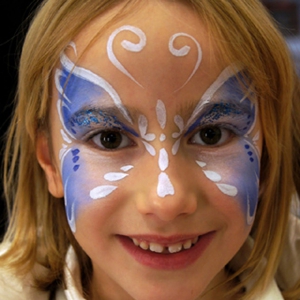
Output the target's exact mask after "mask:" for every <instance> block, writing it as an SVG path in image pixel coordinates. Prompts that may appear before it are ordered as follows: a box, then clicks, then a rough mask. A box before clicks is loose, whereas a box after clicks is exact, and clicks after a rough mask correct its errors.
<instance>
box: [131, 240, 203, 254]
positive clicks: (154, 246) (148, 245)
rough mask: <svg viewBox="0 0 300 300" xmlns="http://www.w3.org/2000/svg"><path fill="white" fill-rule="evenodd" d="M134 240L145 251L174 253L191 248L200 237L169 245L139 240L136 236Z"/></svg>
mask: <svg viewBox="0 0 300 300" xmlns="http://www.w3.org/2000/svg"><path fill="white" fill-rule="evenodd" d="M131 240H132V242H133V243H134V245H135V246H137V247H139V248H141V249H143V250H145V251H151V252H155V253H162V254H173V253H178V252H182V251H184V250H189V249H191V248H192V247H193V246H194V245H195V244H197V242H198V241H199V237H198V236H197V237H195V238H193V239H188V240H186V241H183V242H178V243H175V244H169V245H162V244H159V243H154V242H147V241H144V240H138V239H136V238H131Z"/></svg>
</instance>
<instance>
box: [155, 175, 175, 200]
mask: <svg viewBox="0 0 300 300" xmlns="http://www.w3.org/2000/svg"><path fill="white" fill-rule="evenodd" d="M174 194H175V191H174V187H173V185H172V183H171V181H170V178H169V177H168V175H167V174H166V173H160V174H159V176H158V185H157V195H158V196H159V197H161V198H164V197H165V196H167V195H174Z"/></svg>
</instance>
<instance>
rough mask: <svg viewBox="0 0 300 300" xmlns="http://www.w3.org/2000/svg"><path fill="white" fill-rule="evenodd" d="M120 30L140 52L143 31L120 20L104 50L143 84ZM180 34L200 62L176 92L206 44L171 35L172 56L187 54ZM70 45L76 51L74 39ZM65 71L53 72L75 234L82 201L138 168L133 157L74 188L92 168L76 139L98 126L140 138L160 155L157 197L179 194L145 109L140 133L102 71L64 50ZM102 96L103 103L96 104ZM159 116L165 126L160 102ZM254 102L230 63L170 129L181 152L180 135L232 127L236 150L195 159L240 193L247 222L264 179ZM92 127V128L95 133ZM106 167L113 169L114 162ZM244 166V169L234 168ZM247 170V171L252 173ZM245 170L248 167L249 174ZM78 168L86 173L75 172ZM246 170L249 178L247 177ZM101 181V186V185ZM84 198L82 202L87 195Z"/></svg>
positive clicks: (221, 184) (225, 189)
mask: <svg viewBox="0 0 300 300" xmlns="http://www.w3.org/2000/svg"><path fill="white" fill-rule="evenodd" d="M122 31H131V32H132V33H134V34H136V35H137V36H138V37H139V39H140V41H139V43H138V44H133V43H131V42H129V41H127V40H124V41H123V42H122V43H121V46H122V47H123V48H124V49H125V50H127V51H131V52H140V51H142V49H143V48H144V47H145V46H146V41H147V39H146V35H145V34H144V33H143V32H142V31H141V30H140V29H139V28H137V27H133V26H129V25H126V26H122V27H120V28H118V29H117V30H115V31H114V32H113V33H112V34H111V36H110V37H109V39H108V43H107V55H108V58H109V60H110V62H111V63H112V64H113V65H114V66H115V67H116V68H117V69H118V70H119V71H120V72H122V73H123V74H125V75H126V76H127V77H128V78H130V79H131V80H132V81H134V82H135V83H136V84H137V85H138V86H139V87H142V85H141V84H140V83H139V82H138V81H137V80H136V79H135V78H134V77H133V76H132V75H131V74H130V73H129V72H128V71H127V69H126V68H125V67H124V66H122V64H121V63H120V61H119V60H118V59H117V57H116V55H115V54H114V52H113V44H114V40H115V37H116V36H117V35H118V34H119V33H120V32H122ZM179 37H187V38H190V39H191V40H193V41H194V43H195V44H196V48H197V60H196V63H195V66H194V68H193V70H192V73H191V74H190V75H189V77H188V79H187V80H186V81H185V82H184V83H183V85H182V86H180V87H179V88H178V89H177V90H175V92H176V91H178V90H180V89H182V88H183V87H184V86H185V85H186V84H187V83H188V82H189V81H190V80H191V78H192V77H193V76H194V74H195V73H196V71H197V70H198V68H199V66H200V63H201V60H202V50H201V47H200V45H199V43H198V42H197V40H196V39H194V38H193V37H192V36H190V35H188V34H185V33H177V34H174V35H172V36H171V38H170V40H169V51H170V53H171V54H172V55H174V56H177V57H183V56H186V55H188V53H189V51H190V47H189V46H184V47H182V48H180V49H175V47H174V41H175V39H177V38H179ZM71 47H72V48H73V49H74V51H75V53H76V47H75V44H74V43H73V44H71ZM61 66H62V68H61V69H60V70H57V71H56V75H55V83H56V87H57V90H58V92H59V95H60V97H59V100H58V103H57V107H58V112H59V115H60V119H61V123H62V126H63V129H62V130H61V135H62V138H63V140H64V142H65V143H64V144H63V145H62V149H61V151H60V158H61V164H62V177H63V181H64V189H65V204H66V211H67V217H68V221H69V223H70V226H71V229H72V230H73V231H74V232H75V230H76V224H75V220H76V218H77V214H78V208H79V206H80V205H81V204H80V203H81V202H82V203H84V202H88V201H92V200H97V199H103V198H106V197H107V196H109V195H110V194H112V193H113V192H114V191H115V190H117V189H118V184H119V182H121V181H122V180H125V179H126V178H127V177H128V175H129V173H128V172H129V171H130V170H131V169H132V168H133V166H131V165H130V166H129V164H128V162H127V164H125V165H124V166H119V169H115V170H107V171H103V178H102V179H101V180H100V182H99V183H100V184H99V183H96V182H95V180H90V179H88V178H87V179H86V180H84V181H86V182H84V183H83V186H84V188H83V189H81V190H82V194H78V193H77V188H76V187H77V186H78V185H79V184H81V185H82V183H80V181H81V180H82V174H89V173H90V170H88V169H86V168H88V167H87V166H86V161H85V160H84V159H81V157H82V154H84V156H86V155H88V154H86V153H85V152H83V150H82V149H81V148H82V146H80V145H77V141H81V142H86V141H88V140H89V139H90V138H91V137H92V136H93V135H95V131H96V132H102V131H103V130H112V131H113V130H116V131H123V132H126V133H127V134H130V135H132V136H134V137H137V138H141V141H142V143H143V144H144V146H145V149H146V150H147V152H148V153H149V154H150V155H151V156H153V157H155V156H156V154H157V153H158V168H159V171H160V173H158V184H157V195H158V196H159V197H161V198H164V197H166V196H171V195H174V194H175V188H174V186H173V184H172V182H171V179H170V178H169V176H168V175H167V169H168V167H169V154H168V152H167V150H166V148H165V147H163V146H162V147H161V149H159V150H158V151H157V149H155V148H154V147H153V146H152V145H151V142H153V141H155V140H156V138H157V136H156V135H155V134H154V133H151V132H148V120H147V118H146V117H145V116H144V115H140V116H139V118H138V130H139V133H137V132H136V131H135V130H134V129H133V128H132V127H131V126H128V125H126V124H125V123H129V124H133V122H132V119H131V117H130V115H129V113H128V111H127V110H126V108H125V106H124V105H123V103H122V101H121V99H120V97H119V95H118V93H117V92H116V91H115V90H114V88H113V87H112V86H111V85H110V84H109V83H108V82H107V81H106V80H105V79H103V78H102V77H100V76H98V75H96V74H94V73H92V72H91V71H89V70H86V69H84V68H81V67H77V66H75V65H74V64H73V63H72V62H71V61H70V60H69V59H68V57H67V56H66V55H65V54H62V55H61ZM99 102H100V103H101V105H100V106H99ZM156 117H157V122H158V124H159V126H160V128H161V130H162V131H163V130H165V128H166V124H167V110H166V107H165V104H164V102H163V101H162V100H158V101H157V105H156ZM255 118H256V107H255V105H254V104H253V103H252V102H251V101H250V100H249V99H248V98H246V97H245V95H244V93H243V91H242V89H241V87H240V84H239V82H238V81H237V80H236V77H235V76H234V75H233V74H232V73H230V69H229V68H228V69H225V70H224V71H223V72H222V73H221V74H220V76H219V78H218V79H217V80H216V81H215V82H214V83H213V84H212V85H211V87H210V88H209V89H208V90H207V91H206V92H205V93H204V95H203V97H202V98H201V101H200V102H199V103H198V104H197V106H196V108H195V110H194V112H193V114H192V116H191V117H190V119H189V120H188V121H187V124H186V125H185V124H184V120H183V118H182V117H181V116H179V115H175V117H174V119H173V122H174V123H175V125H176V126H177V127H178V131H177V132H173V134H172V138H173V139H175V142H174V144H173V146H172V150H171V153H172V154H173V155H177V153H178V150H179V148H180V144H181V141H182V139H183V138H186V137H187V136H189V135H191V134H192V133H193V132H194V131H196V130H197V128H207V127H213V128H216V127H220V128H224V129H225V130H227V131H231V132H233V133H234V134H235V135H236V136H237V137H238V141H237V142H236V143H235V145H234V147H233V146H232V148H233V150H234V151H233V153H235V155H231V154H229V153H227V152H226V151H224V152H222V151H223V150H222V151H221V150H220V151H214V153H209V152H207V151H200V152H199V155H198V157H197V159H196V163H197V164H198V166H199V167H200V168H201V169H202V171H203V173H204V175H205V176H206V178H207V179H208V180H210V181H212V182H214V183H215V184H216V186H217V187H218V189H219V190H220V191H221V192H222V193H223V194H225V195H227V196H230V197H237V198H238V199H241V202H242V206H243V209H244V210H245V211H246V212H247V222H248V224H249V225H250V224H251V223H252V220H253V218H254V212H255V208H256V203H257V198H258V181H259V179H258V178H259V154H258V152H257V149H256V147H255V139H258V135H256V136H255V137H254V138H253V137H252V138H251V137H250V134H251V133H252V129H253V128H254V126H255ZM91 132H92V134H90V133H91ZM158 138H159V141H160V142H161V143H164V142H165V141H166V139H167V135H166V134H165V133H164V132H161V133H160V134H159V135H158ZM226 155H227V156H228V157H229V159H228V162H229V161H230V162H231V163H230V166H228V165H227V164H226V163H224V156H226ZM109 168H112V167H111V166H109ZM239 168H242V170H243V171H242V172H241V171H237V170H238V169H239ZM249 170H250V172H248V171H249ZM247 172H248V173H247ZM78 174H81V175H78ZM245 174H248V175H247V178H245ZM101 183H102V184H101ZM82 199H84V200H82Z"/></svg>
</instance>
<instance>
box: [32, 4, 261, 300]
mask: <svg viewBox="0 0 300 300" xmlns="http://www.w3.org/2000/svg"><path fill="white" fill-rule="evenodd" d="M157 4H158V5H150V4H145V5H143V6H141V7H140V8H139V10H138V13H136V14H132V15H127V16H126V17H125V18H123V19H122V20H121V21H118V22H117V23H114V24H113V25H112V27H110V28H109V29H107V30H106V31H105V32H104V34H103V35H101V37H100V38H98V39H97V40H96V42H95V43H94V44H93V45H92V46H91V47H90V48H89V49H88V50H87V51H85V52H84V53H83V51H84V49H85V47H86V46H87V44H88V43H89V41H90V39H91V37H93V36H94V35H95V34H96V33H97V31H98V30H99V28H101V26H102V25H104V24H105V18H106V17H105V16H104V17H101V18H98V19H96V20H95V21H94V22H92V23H91V24H90V25H89V26H87V27H86V28H85V29H84V30H83V31H82V32H81V33H80V34H79V35H78V36H77V37H75V38H74V40H73V42H74V45H76V51H77V57H80V61H79V62H78V63H77V65H78V66H80V67H81V68H84V69H85V70H89V71H90V72H93V74H96V75H97V76H99V77H101V78H103V79H105V81H106V82H108V83H109V84H110V85H111V86H112V87H113V89H114V90H115V91H116V92H117V94H118V96H119V98H120V99H121V101H122V105H123V106H124V107H125V108H126V111H127V112H128V114H129V116H130V120H129V119H126V116H124V114H123V113H120V109H118V111H117V110H116V109H115V108H116V105H115V103H114V102H113V101H112V99H111V97H110V96H109V94H108V93H107V92H103V90H100V89H97V88H95V86H94V88H95V89H93V88H88V89H87V90H86V91H85V93H86V95H87V96H86V97H87V99H86V100H82V99H83V98H84V97H85V96H82V94H80V93H81V92H82V91H80V89H77V90H76V88H75V87H74V88H73V89H74V91H73V94H72V93H71V91H70V95H71V96H70V97H72V99H71V100H72V101H73V100H74V103H75V104H74V103H73V104H70V107H71V111H72V112H76V111H78V109H79V110H80V111H81V113H82V112H85V113H82V114H81V115H80V114H77V115H76V118H75V120H76V122H77V123H76V124H77V125H76V126H75V127H76V128H75V127H74V126H73V127H72V126H71V125H70V122H69V121H68V120H69V119H70V116H69V115H67V114H65V115H64V113H63V109H62V102H58V99H60V98H61V95H60V93H59V84H56V85H54V86H53V95H54V96H53V99H52V104H51V112H50V120H51V136H52V145H53V149H51V151H52V152H53V153H54V154H55V155H54V158H53V160H52V161H50V160H49V157H47V155H46V154H45V153H47V151H44V150H45V148H47V144H46V142H45V141H44V140H43V137H41V138H40V140H39V142H38V148H37V155H38V160H39V162H40V164H41V166H42V167H43V168H44V170H45V172H46V175H47V179H48V185H49V191H50V192H51V193H52V194H53V195H54V196H56V197H63V196H65V201H66V211H67V216H68V218H69V220H70V219H72V218H74V220H75V221H74V222H73V221H72V222H70V226H71V228H72V230H73V232H74V235H75V238H76V239H77V241H78V242H79V244H80V245H81V247H82V248H83V250H84V251H85V252H86V253H87V254H88V256H89V257H90V258H91V260H92V264H93V278H92V283H91V287H90V289H91V294H92V296H91V298H92V299H146V300H147V299H149V300H150V299H186V300H192V299H218V298H221V297H223V295H224V290H222V289H220V288H217V289H213V290H211V288H213V287H214V286H215V285H217V284H218V283H220V282H221V281H222V280H224V278H226V274H225V272H224V266H225V265H226V264H227V263H228V262H229V261H230V260H231V259H232V257H233V256H234V255H235V254H236V252H237V251H238V250H239V249H240V247H241V246H242V245H243V243H244V241H245V240H246V238H247V236H248V234H249V231H250V229H251V224H252V220H250V221H249V220H248V219H247V202H245V195H246V194H247V191H248V190H250V195H251V197H252V199H251V203H250V204H251V207H252V208H251V216H252V217H253V216H254V210H255V206H256V201H257V196H256V195H257V191H258V189H257V188H258V177H257V178H256V177H255V175H257V176H258V174H259V167H258V165H259V151H260V150H261V144H262V138H261V137H258V136H257V133H258V132H259V129H260V124H259V120H258V118H257V114H255V113H257V111H256V106H255V105H254V103H251V102H250V100H249V102H247V101H246V102H244V103H245V105H244V107H247V108H246V109H245V110H246V111H247V112H248V113H249V114H251V109H250V107H252V108H253V107H254V111H255V113H254V112H253V111H252V117H253V120H252V122H251V124H250V127H251V128H248V129H247V130H244V131H242V130H240V131H239V132H238V134H237V133H236V132H233V131H232V130H230V129H228V128H225V129H223V128H222V130H223V131H222V137H223V140H222V142H220V144H217V145H210V146H208V145H203V144H202V141H201V140H199V126H200V128H202V127H203V124H204V125H207V124H210V123H209V122H211V121H207V120H211V118H212V117H211V115H210V114H209V112H208V111H207V109H206V108H207V106H205V108H201V109H197V105H198V103H199V99H201V98H203V96H204V95H205V94H206V92H207V90H208V88H209V87H210V86H211V85H212V84H213V83H214V82H216V80H217V78H218V77H219V76H220V74H221V73H222V71H223V70H224V69H225V68H226V67H227V66H226V65H225V64H224V62H222V60H221V59H220V58H219V55H218V53H217V52H216V47H215V45H214V44H213V43H212V42H211V41H209V39H208V36H207V31H206V29H205V26H204V25H203V23H202V22H201V20H199V17H198V16H197V15H196V14H195V13H194V12H192V11H191V10H190V9H189V8H187V7H185V6H183V5H182V4H179V3H173V4H170V3H168V4H166V3H161V2H158V3H157ZM117 10H118V8H115V9H114V11H117ZM114 11H112V12H111V13H113V12H114ZM127 24H131V25H132V26H134V27H136V28H140V29H141V30H142V31H143V32H144V33H145V35H146V37H147V43H146V46H145V47H144V48H143V50H142V51H140V52H137V53H135V52H131V51H127V50H126V49H124V48H123V47H122V46H120V43H121V41H123V40H129V41H133V42H134V43H137V42H138V38H137V37H136V36H135V34H133V33H132V32H128V31H124V32H121V33H119V34H118V35H116V37H115V40H114V41H113V52H114V54H115V57H116V58H117V59H118V60H119V62H121V64H122V65H123V66H124V67H125V68H126V70H127V71H128V73H129V74H130V75H131V77H130V76H128V74H125V73H124V72H122V71H120V69H118V68H117V67H116V66H114V65H113V63H112V61H111V59H109V57H108V55H107V49H106V46H107V41H108V40H109V37H110V36H111V34H112V33H113V32H114V30H116V29H118V28H120V27H121V26H124V25H127ZM157 32H159V34H157ZM175 33H186V34H188V35H189V36H192V37H193V38H194V40H195V41H197V42H198V43H199V45H200V46H201V63H200V65H199V67H198V68H196V69H195V66H196V62H197V59H198V58H199V52H198V51H197V44H196V43H195V41H194V40H193V39H191V38H189V37H187V36H185V37H181V38H178V40H177V41H175V42H174V47H175V48H176V49H179V48H181V47H183V46H185V45H187V44H188V45H189V46H190V52H189V53H188V54H187V55H185V56H182V57H176V56H174V55H172V54H170V51H169V49H168V42H169V39H170V37H171V36H172V35H174V34H175ZM74 45H73V46H74ZM81 54H82V55H81ZM65 55H66V57H67V58H68V59H70V61H71V62H74V61H76V60H77V58H76V54H75V51H74V47H73V48H72V47H68V49H67V50H66V52H65ZM58 70H59V72H60V73H59V74H58V75H57V76H58V77H57V78H58V81H59V80H63V75H62V72H63V71H64V69H63V67H61V68H58ZM191 74H192V76H191ZM133 79H134V80H133ZM236 86H237V84H236V85H235V87H236ZM91 87H92V86H91ZM71 90H72V89H71ZM219 94H222V95H228V97H227V96H226V97H224V99H225V100H224V101H223V102H222V101H220V99H221V96H218V95H219ZM236 95H237V92H236V90H235V91H234V89H233V88H231V87H230V85H229V86H228V85H227V86H226V85H224V86H223V87H222V89H221V90H218V91H217V92H216V93H215V96H214V97H213V98H212V100H211V102H212V103H217V104H220V102H222V103H223V104H224V105H227V104H228V103H229V102H230V99H232V98H234V96H236ZM158 100H161V102H158ZM234 103H235V104H236V105H237V106H234V108H233V107H231V111H230V112H229V113H226V114H223V115H224V116H225V118H228V119H230V120H231V119H233V118H235V119H239V116H241V115H242V116H243V113H241V111H243V108H242V106H241V105H240V104H237V103H239V101H235V102H234ZM86 104H88V105H86ZM107 106H110V107H114V109H115V110H114V114H113V115H112V116H111V115H109V116H107V115H104V117H103V115H101V113H102V112H103V110H102V109H103V108H105V107H107ZM91 107H93V108H94V107H96V108H97V109H98V110H97V113H94V115H93V117H95V116H96V117H97V120H98V121H99V120H100V121H101V122H100V125H101V126H100V125H98V124H97V122H94V123H93V122H91V123H90V124H89V125H82V123H80V120H82V119H80V118H79V116H84V118H83V120H84V121H87V119H88V117H87V115H88V113H87V111H88V108H91ZM163 107H165V113H164V109H163ZM77 108H78V109H77ZM214 108H216V107H214ZM234 111H235V112H234ZM193 112H196V115H195V116H194V115H193ZM219 112H220V111H219ZM73 115H74V114H73ZM99 115H100V117H99ZM116 116H117V121H116V119H115V118H114V117H116ZM176 116H177V122H175V121H174V118H176ZM178 116H179V117H178ZM141 117H142V119H141ZM164 117H165V118H166V122H165V126H163V125H162V122H163V121H162V120H163V119H164ZM255 117H256V119H255ZM104 119H105V122H104V121H103V120H104ZM89 120H90V121H91V119H89ZM141 120H144V121H145V120H146V121H147V126H145V125H143V126H142V125H141V124H142V123H141ZM178 120H181V121H182V123H183V128H180V122H179V121H178ZM160 121H161V122H160ZM205 122H206V123H205ZM230 122H231V121H230ZM238 122H240V123H238V124H235V125H237V127H241V126H242V125H245V124H246V123H247V122H246V121H245V120H244V118H243V117H241V118H240V119H239V121H238ZM104 123H105V124H104ZM111 124H113V125H111ZM143 124H144V123H143ZM201 126H202V127H201ZM112 127H114V128H117V131H118V130H121V132H122V139H123V142H124V144H122V145H123V146H124V147H123V146H122V147H119V148H118V149H114V150H113V151H111V150H107V149H103V147H102V146H103V145H102V144H101V142H99V137H100V136H99V131H101V130H105V129H106V130H107V128H109V129H111V128H112ZM219 127H221V126H219ZM72 128H73V129H74V128H75V129H76V130H75V133H74V132H72ZM62 132H63V134H62ZM174 133H178V135H177V136H176V138H174ZM123 134H124V135H123ZM147 134H152V135H153V134H154V135H155V138H154V139H152V140H151V139H150V138H148V140H147V136H146V135H147ZM161 134H164V136H165V138H164V139H163V138H161V139H160V137H161ZM172 135H173V137H172ZM255 136H256V137H258V138H255ZM148 137H149V136H148ZM150 137H151V136H150ZM178 140H179V146H178V148H177V150H176V151H175V152H174V144H175V142H176V141H178ZM145 142H146V143H147V144H149V145H150V146H151V147H152V149H154V150H155V154H154V153H152V154H151V153H150V152H151V151H149V149H147V147H146V146H145ZM246 144H247V145H250V147H251V149H250V150H252V152H253V157H254V160H255V162H254V166H253V164H251V163H249V162H248V160H249V157H248V156H249V154H247V151H245V148H244V147H245V145H246ZM48 150H49V149H48ZM246 150H248V149H246ZM49 151H50V150H49ZM172 151H173V152H172ZM248 152H249V151H248ZM160 153H161V155H160ZM162 153H166V154H167V158H166V156H163V154H162ZM247 155H248V156H247ZM203 162H205V166H204V165H203ZM201 163H202V164H201ZM199 164H201V166H200V165H199ZM129 166H130V167H129ZM123 167H128V168H126V170H125V169H123V170H121V168H123ZM239 168H240V169H239ZM124 170H125V171H124ZM204 171H214V172H216V173H218V174H219V175H220V176H221V177H222V183H224V184H230V185H231V186H235V187H236V188H237V190H238V194H237V195H234V196H233V195H226V194H225V193H224V192H222V191H221V190H220V188H218V186H217V183H216V182H214V181H213V180H211V179H209V178H208V177H207V175H205V174H207V173H205V172H204ZM112 172H114V173H118V174H120V173H122V174H126V175H124V177H123V178H122V179H120V180H118V181H114V182H112V180H111V176H112V174H111V173H112ZM161 173H164V174H165V175H166V176H167V177H168V179H169V181H170V183H171V185H172V187H173V193H172V192H170V191H167V192H166V191H165V192H164V193H159V192H158V181H159V175H160V174H161ZM248 173H251V174H255V175H253V176H252V175H251V176H248V175H247V174H248ZM187 174H188V177H189V178H192V179H193V180H187ZM105 178H106V179H105ZM107 178H110V179H109V180H107ZM236 178H239V181H238V182H236V180H235V179H236ZM105 185H114V186H116V189H115V190H113V192H111V193H109V194H108V195H107V196H103V197H101V198H99V195H98V198H97V197H96V196H95V197H94V198H95V199H92V198H91V191H94V192H95V188H96V187H99V186H105ZM243 193H244V194H245V195H244V194H243ZM93 195H94V194H93ZM70 203H74V206H73V207H72V206H71V205H70ZM72 210H73V213H74V214H73V215H72ZM74 224H75V225H74ZM212 231H214V232H215V234H214V237H213V239H212V241H211V242H210V244H209V245H208V247H207V249H206V250H205V251H204V253H203V254H202V255H201V256H200V257H199V258H198V259H197V260H196V262H194V263H193V264H191V265H189V266H187V267H185V268H181V269H179V270H159V269H154V268H151V267H148V266H144V265H142V264H140V263H138V262H137V261H136V260H134V259H133V258H132V256H130V255H129V254H128V252H126V251H125V250H124V248H123V246H122V245H121V244H120V242H119V240H118V238H117V236H118V235H123V236H129V237H130V236H133V235H146V234H151V235H155V236H160V237H170V236H174V235H181V234H183V235H187V234H189V235H195V236H197V235H201V234H203V233H207V232H212ZM124 274H126V276H124ZM222 299H223V298H222Z"/></svg>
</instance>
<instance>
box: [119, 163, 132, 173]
mask: <svg viewBox="0 0 300 300" xmlns="http://www.w3.org/2000/svg"><path fill="white" fill-rule="evenodd" d="M131 169H133V166H130V165H128V166H124V167H122V168H121V169H120V170H122V171H124V172H127V171H129V170H131Z"/></svg>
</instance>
